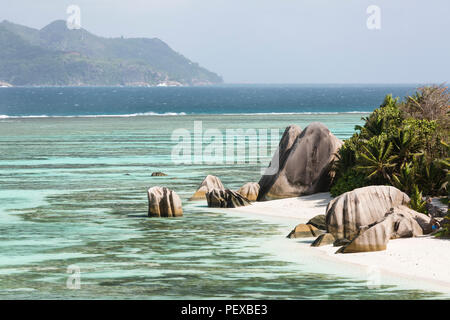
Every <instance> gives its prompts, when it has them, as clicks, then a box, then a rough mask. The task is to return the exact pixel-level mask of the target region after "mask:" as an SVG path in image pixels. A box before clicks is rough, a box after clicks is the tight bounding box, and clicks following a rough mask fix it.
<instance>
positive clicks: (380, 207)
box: [326, 186, 410, 240]
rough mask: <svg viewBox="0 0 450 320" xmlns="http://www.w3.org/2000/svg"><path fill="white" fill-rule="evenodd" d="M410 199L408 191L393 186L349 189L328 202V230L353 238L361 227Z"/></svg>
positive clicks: (339, 237) (343, 236)
mask: <svg viewBox="0 0 450 320" xmlns="http://www.w3.org/2000/svg"><path fill="white" fill-rule="evenodd" d="M409 201H410V199H409V197H408V196H407V195H406V194H405V193H403V192H401V191H400V190H398V189H397V188H394V187H390V186H369V187H364V188H358V189H355V190H353V191H349V192H346V193H344V194H342V195H340V196H339V197H337V198H335V199H333V200H331V201H330V203H329V204H328V206H327V210H326V224H327V231H328V232H329V233H331V234H333V236H334V237H335V238H336V239H343V238H344V239H348V240H352V239H353V238H354V237H355V236H356V235H357V233H358V232H359V228H360V227H362V226H367V225H370V224H372V223H374V222H377V221H379V220H381V219H383V218H384V216H385V214H386V213H387V212H389V210H390V208H394V207H397V206H400V205H406V204H407V203H409Z"/></svg>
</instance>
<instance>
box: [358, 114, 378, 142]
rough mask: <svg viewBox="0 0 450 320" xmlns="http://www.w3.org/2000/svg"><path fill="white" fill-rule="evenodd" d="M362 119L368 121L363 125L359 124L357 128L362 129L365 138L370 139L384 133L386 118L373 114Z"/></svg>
mask: <svg viewBox="0 0 450 320" xmlns="http://www.w3.org/2000/svg"><path fill="white" fill-rule="evenodd" d="M361 120H364V121H365V122H366V123H365V124H364V126H363V127H361V126H359V125H357V126H355V130H360V131H361V136H362V137H363V138H365V139H370V138H372V137H375V136H379V135H380V134H382V133H383V128H384V118H379V117H376V116H375V117H373V116H372V117H362V118H361Z"/></svg>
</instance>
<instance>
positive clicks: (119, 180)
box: [0, 86, 442, 299]
mask: <svg viewBox="0 0 450 320" xmlns="http://www.w3.org/2000/svg"><path fill="white" fill-rule="evenodd" d="M413 89H414V87H413V86H222V87H202V88H2V89H0V115H1V116H0V299H206V298H222V299H391V298H392V299H423V298H439V297H442V295H441V294H440V293H439V292H431V291H425V290H422V289H421V288H420V287H417V288H404V287H402V286H400V285H395V284H383V285H381V286H379V287H377V288H368V286H367V281H366V280H365V279H363V278H360V277H356V276H351V275H336V274H333V273H332V272H329V273H328V272H322V271H320V272H319V269H321V268H317V266H316V265H315V264H316V263H317V261H315V260H313V259H311V260H310V259H307V258H306V257H305V259H304V260H302V261H294V260H292V259H288V258H287V257H286V256H287V255H289V250H291V249H292V248H293V247H292V240H290V239H286V238H285V234H282V233H280V230H285V229H286V227H288V226H287V225H286V224H287V222H286V221H282V220H280V221H277V220H276V219H275V220H271V221H269V220H264V219H258V218H257V217H250V216H244V215H239V214H227V213H223V212H218V211H215V210H209V209H207V208H206V203H205V204H202V205H200V207H199V205H198V204H196V203H192V202H188V201H187V200H188V198H189V197H190V196H191V195H192V194H193V193H194V192H195V190H196V188H197V187H198V185H199V184H200V182H201V181H202V180H203V178H204V177H205V176H206V175H207V174H213V175H216V176H218V177H220V178H221V180H222V182H223V183H224V185H225V186H227V187H229V188H231V189H237V188H239V187H240V186H241V185H243V184H244V183H246V182H249V181H258V180H259V177H260V175H261V169H262V168H264V167H265V166H266V165H267V164H268V161H269V160H270V158H271V154H272V153H271V152H272V151H273V150H271V149H270V146H269V147H268V150H267V152H265V153H263V154H259V153H258V154H257V155H256V157H250V156H249V157H244V158H239V157H236V158H235V159H234V160H235V161H233V162H227V161H225V160H223V157H221V156H220V155H219V156H218V155H217V154H215V155H214V156H213V157H212V159H213V160H214V161H210V160H211V158H210V157H208V156H206V155H203V158H201V159H200V161H196V158H195V157H192V158H189V159H187V160H186V161H185V162H184V163H176V162H175V161H174V154H173V150H174V146H176V145H179V141H178V140H177V139H174V133H177V132H178V133H179V132H184V133H187V134H188V137H189V138H191V139H192V141H195V137H196V132H195V128H196V126H197V128H198V125H199V124H200V125H201V127H202V130H203V131H202V132H206V131H207V130H208V129H211V130H215V131H214V132H216V133H217V132H218V133H224V134H225V133H226V131H227V129H242V130H244V132H247V130H253V132H256V133H257V136H256V141H257V142H258V143H259V142H260V141H263V140H262V137H263V134H262V133H264V132H265V131H264V130H268V131H269V132H271V134H270V136H269V138H272V135H273V136H274V137H275V136H276V135H275V134H272V133H274V132H278V133H279V134H280V135H281V133H282V131H283V130H284V128H285V127H286V126H287V125H289V124H297V125H299V126H300V127H302V128H304V127H306V126H307V125H308V124H309V123H311V122H314V121H319V122H323V123H324V124H325V125H327V126H328V128H329V129H330V130H331V131H332V132H333V133H334V134H335V135H336V136H337V137H339V138H341V139H346V138H348V137H350V136H351V135H352V133H353V131H354V126H355V125H357V124H361V122H362V121H361V117H362V116H365V115H367V112H370V111H372V110H373V109H374V108H376V107H377V106H378V105H379V104H380V103H381V102H382V100H383V97H384V95H385V94H387V93H393V94H394V95H395V96H397V95H398V96H404V95H406V94H410V93H412V92H413ZM180 130H181V131H180ZM238 135H239V134H238ZM175 136H176V137H179V136H178V135H175ZM197 136H198V132H197ZM276 138H277V139H278V137H276ZM269 140H270V139H269ZM244 141H246V140H245V137H244ZM219 142H220V141H219ZM276 142H277V141H276ZM223 143H224V145H221V147H223V148H225V143H226V139H224V140H223ZM204 144H205V145H208V142H206V141H205V142H204ZM244 149H245V150H247V151H248V150H250V146H249V145H248V146H245V147H244ZM197 160H198V159H197ZM154 171H163V172H164V173H166V174H167V176H163V177H152V176H151V173H152V172H154ZM155 185H162V186H167V187H169V188H171V189H173V190H175V191H176V192H177V193H178V194H179V195H180V196H181V198H182V201H183V207H184V208H183V209H184V216H183V217H181V218H174V219H155V218H147V217H146V214H147V195H146V190H147V189H148V188H149V187H151V186H155ZM290 226H292V227H294V225H290ZM280 251H284V252H285V253H286V252H287V253H288V254H287V255H286V254H280ZM78 271H79V274H78V273H77V272H78ZM73 272H75V273H73ZM75 274H78V275H79V279H80V283H79V284H80V286H79V289H78V290H77V289H73V287H71V286H70V284H71V283H72V282H70V281H71V280H73V279H74V278H73V275H75ZM72 284H73V283H72Z"/></svg>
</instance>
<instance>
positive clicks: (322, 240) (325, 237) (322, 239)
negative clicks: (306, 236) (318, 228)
mask: <svg viewBox="0 0 450 320" xmlns="http://www.w3.org/2000/svg"><path fill="white" fill-rule="evenodd" d="M334 241H335V239H334V237H333V235H332V234H331V233H323V234H321V235H320V236H318V237H317V239H316V240H314V242H313V243H312V244H311V247H321V246H325V245H327V244H332V243H334Z"/></svg>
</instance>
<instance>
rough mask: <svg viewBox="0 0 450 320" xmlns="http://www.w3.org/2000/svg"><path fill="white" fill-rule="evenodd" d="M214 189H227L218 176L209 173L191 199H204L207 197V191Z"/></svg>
mask: <svg viewBox="0 0 450 320" xmlns="http://www.w3.org/2000/svg"><path fill="white" fill-rule="evenodd" d="M212 189H219V190H225V187H224V186H223V184H222V181H220V179H219V178H218V177H216V176H212V175H208V176H206V178H205V179H204V180H203V182H202V183H201V184H200V186H199V187H198V189H197V191H196V192H195V193H194V195H193V196H192V197H191V198H190V199H189V200H204V199H206V193H208V192H209V191H210V190H212Z"/></svg>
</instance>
